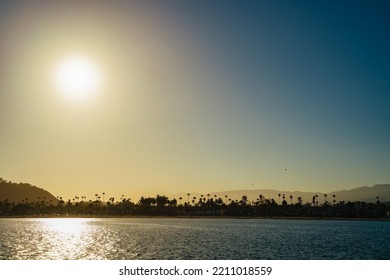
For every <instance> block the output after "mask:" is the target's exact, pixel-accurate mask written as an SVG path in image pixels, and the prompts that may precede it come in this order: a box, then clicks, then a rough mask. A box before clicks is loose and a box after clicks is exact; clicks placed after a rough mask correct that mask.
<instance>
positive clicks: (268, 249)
mask: <svg viewBox="0 0 390 280" xmlns="http://www.w3.org/2000/svg"><path fill="white" fill-rule="evenodd" d="M0 259H3V260H5V259H11V260H19V259H29V260H32V259H44V260H47V259H109V260H120V259H276V260H278V259H296V260H307V259H328V260H332V259H387V260H389V259H390V222H386V221H330V220H325V221H323V220H271V219H266V220H262V219H186V218H172V219H171V218H105V219H94V218H92V219H79V218H78V219H73V218H63V219H61V218H59V219H51V218H45V219H20V218H18V219H0Z"/></svg>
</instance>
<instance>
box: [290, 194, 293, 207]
mask: <svg viewBox="0 0 390 280" xmlns="http://www.w3.org/2000/svg"><path fill="white" fill-rule="evenodd" d="M292 200H293V196H292V195H290V201H291V205H292V204H293V203H292Z"/></svg>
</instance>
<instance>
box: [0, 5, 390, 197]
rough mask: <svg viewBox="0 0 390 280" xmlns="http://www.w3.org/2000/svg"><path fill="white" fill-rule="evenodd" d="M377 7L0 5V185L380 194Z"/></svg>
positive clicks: (384, 70)
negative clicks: (372, 189)
mask: <svg viewBox="0 0 390 280" xmlns="http://www.w3.org/2000/svg"><path fill="white" fill-rule="evenodd" d="M389 12H390V5H389V4H388V3H387V2H384V1H370V2H367V1H355V2H353V3H351V2H350V1H327V2H324V3H317V2H312V1H298V2H294V3H292V2H291V1H240V2H237V1H177V0H170V1H94V2H93V4H91V3H90V2H88V1H62V2H57V1H52V2H49V1H43V0H37V1H27V0H26V1H1V2H0V41H1V42H2V43H1V44H0V131H1V136H0V154H1V160H0V176H1V177H3V178H4V179H7V180H11V181H14V182H26V183H31V184H33V185H36V186H38V187H40V188H43V189H45V190H48V191H49V192H51V193H52V194H53V195H59V196H63V197H74V196H75V195H78V196H81V195H85V196H88V197H89V196H92V197H93V195H94V194H95V193H99V194H101V193H102V192H105V193H107V194H108V196H110V197H111V196H112V197H115V198H119V197H120V196H121V195H122V194H123V195H125V196H126V197H134V198H139V197H140V196H141V195H142V196H154V195H156V194H164V195H170V194H174V193H179V192H193V191H197V192H199V193H209V192H219V191H229V190H237V189H265V188H269V189H284V190H286V191H295V190H300V191H308V192H311V191H312V192H316V191H318V192H324V193H325V192H328V193H329V192H332V191H338V190H343V189H353V188H357V187H361V186H373V185H375V184H381V183H390V145H389V144H388V139H390V110H389V104H390V99H389V98H390V96H389V92H390V79H389V77H390V70H389V69H390V56H389V52H388V50H389V49H390V41H389V40H388V38H390V28H389V27H390V22H389V21H390V19H389V17H388V13H389Z"/></svg>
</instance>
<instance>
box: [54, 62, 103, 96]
mask: <svg viewBox="0 0 390 280" xmlns="http://www.w3.org/2000/svg"><path fill="white" fill-rule="evenodd" d="M54 83H55V87H56V88H57V90H58V91H59V92H61V94H63V95H64V96H66V97H68V98H70V99H72V100H85V99H88V98H89V97H91V96H92V95H95V94H96V93H97V92H98V91H99V90H100V89H101V83H102V77H101V73H100V71H99V68H98V66H97V65H96V64H95V63H93V61H92V60H90V59H88V58H87V57H83V56H69V57H66V58H64V59H62V60H61V61H60V62H59V63H58V65H57V67H56V68H55V71H54Z"/></svg>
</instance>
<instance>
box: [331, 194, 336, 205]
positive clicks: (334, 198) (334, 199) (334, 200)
mask: <svg viewBox="0 0 390 280" xmlns="http://www.w3.org/2000/svg"><path fill="white" fill-rule="evenodd" d="M332 196H333V205H335V204H336V195H335V194H333V195H332Z"/></svg>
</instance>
